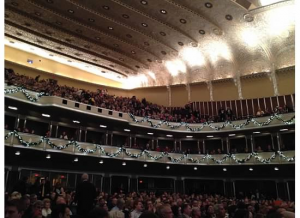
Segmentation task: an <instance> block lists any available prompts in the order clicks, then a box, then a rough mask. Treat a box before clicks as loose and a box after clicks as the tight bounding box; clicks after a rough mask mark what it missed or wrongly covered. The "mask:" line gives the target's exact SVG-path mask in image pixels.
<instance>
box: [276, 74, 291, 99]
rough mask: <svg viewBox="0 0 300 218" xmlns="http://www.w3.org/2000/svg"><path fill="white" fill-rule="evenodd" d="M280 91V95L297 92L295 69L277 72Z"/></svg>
mask: <svg viewBox="0 0 300 218" xmlns="http://www.w3.org/2000/svg"><path fill="white" fill-rule="evenodd" d="M277 83H278V91H279V94H280V95H289V94H293V93H295V70H294V69H293V70H287V71H282V72H278V73H277Z"/></svg>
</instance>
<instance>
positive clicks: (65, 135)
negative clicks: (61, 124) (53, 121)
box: [59, 132, 68, 140]
mask: <svg viewBox="0 0 300 218" xmlns="http://www.w3.org/2000/svg"><path fill="white" fill-rule="evenodd" d="M59 138H61V139H67V140H68V136H67V133H66V132H63V133H62V135H60V137H59Z"/></svg>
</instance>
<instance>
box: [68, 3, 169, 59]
mask: <svg viewBox="0 0 300 218" xmlns="http://www.w3.org/2000/svg"><path fill="white" fill-rule="evenodd" d="M65 1H67V2H70V3H71V4H74V5H76V7H80V8H82V9H84V10H86V11H89V12H90V13H93V14H95V15H97V16H100V17H101V18H104V19H107V20H109V21H112V22H114V23H116V24H118V25H121V26H123V27H125V28H127V29H129V30H131V31H133V32H137V33H139V34H141V35H143V36H144V37H146V38H149V39H151V40H153V41H155V42H157V43H159V44H160V45H163V46H164V47H167V48H169V49H173V48H171V47H170V46H169V45H167V44H165V43H164V42H163V41H161V40H159V39H157V38H154V37H152V36H151V35H149V34H147V33H145V32H142V31H140V30H138V29H136V28H133V27H132V26H129V25H127V24H126V23H124V22H120V21H118V20H116V19H113V18H111V17H108V16H106V15H104V14H103V13H100V12H99V11H97V10H94V9H92V8H88V7H86V6H84V5H83V4H79V3H78V2H76V1H74V0H65ZM153 55H154V54H153ZM157 59H159V57H157Z"/></svg>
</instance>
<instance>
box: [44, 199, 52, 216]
mask: <svg viewBox="0 0 300 218" xmlns="http://www.w3.org/2000/svg"><path fill="white" fill-rule="evenodd" d="M43 203H44V208H43V209H42V215H43V217H47V216H48V215H51V213H52V210H51V201H50V199H48V198H45V199H44V200H43Z"/></svg>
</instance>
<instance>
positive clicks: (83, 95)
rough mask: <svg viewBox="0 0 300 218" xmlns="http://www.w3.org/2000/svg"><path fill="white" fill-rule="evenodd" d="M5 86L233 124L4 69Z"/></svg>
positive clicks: (222, 112)
mask: <svg viewBox="0 0 300 218" xmlns="http://www.w3.org/2000/svg"><path fill="white" fill-rule="evenodd" d="M5 82H6V83H7V85H14V86H18V87H23V88H25V89H28V90H32V91H36V92H45V93H48V94H49V95H50V96H58V97H62V98H66V99H70V100H73V101H77V102H81V103H84V104H89V105H95V106H97V107H101V108H106V109H109V110H115V111H120V112H123V113H131V114H133V115H135V116H141V117H149V118H151V119H157V120H167V121H170V122H187V123H204V122H223V121H225V120H235V119H237V117H235V116H234V114H233V112H232V109H230V108H226V109H225V108H220V109H219V111H218V113H219V114H218V116H209V115H203V114H202V115H201V114H200V112H199V110H192V107H191V104H187V105H185V107H182V108H176V109H170V108H169V109H168V108H167V107H164V106H161V105H157V104H153V103H151V102H148V101H147V100H146V99H145V98H143V99H142V100H139V99H137V98H136V97H135V96H132V97H131V98H129V97H122V96H115V95H110V94H109V93H108V91H107V89H98V90H97V91H96V92H94V91H90V90H85V89H80V88H75V87H69V86H66V85H63V86H62V85H58V84H57V81H56V80H54V79H46V80H45V79H40V76H37V77H36V78H31V77H28V76H25V75H20V74H18V73H15V72H14V71H13V70H12V69H5ZM286 112H291V109H289V108H288V107H287V106H286V105H285V106H283V107H279V106H277V107H275V108H274V110H273V111H269V110H266V111H262V110H261V109H260V108H259V110H258V112H257V113H256V114H257V116H258V117H260V116H268V115H270V114H272V113H286Z"/></svg>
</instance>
